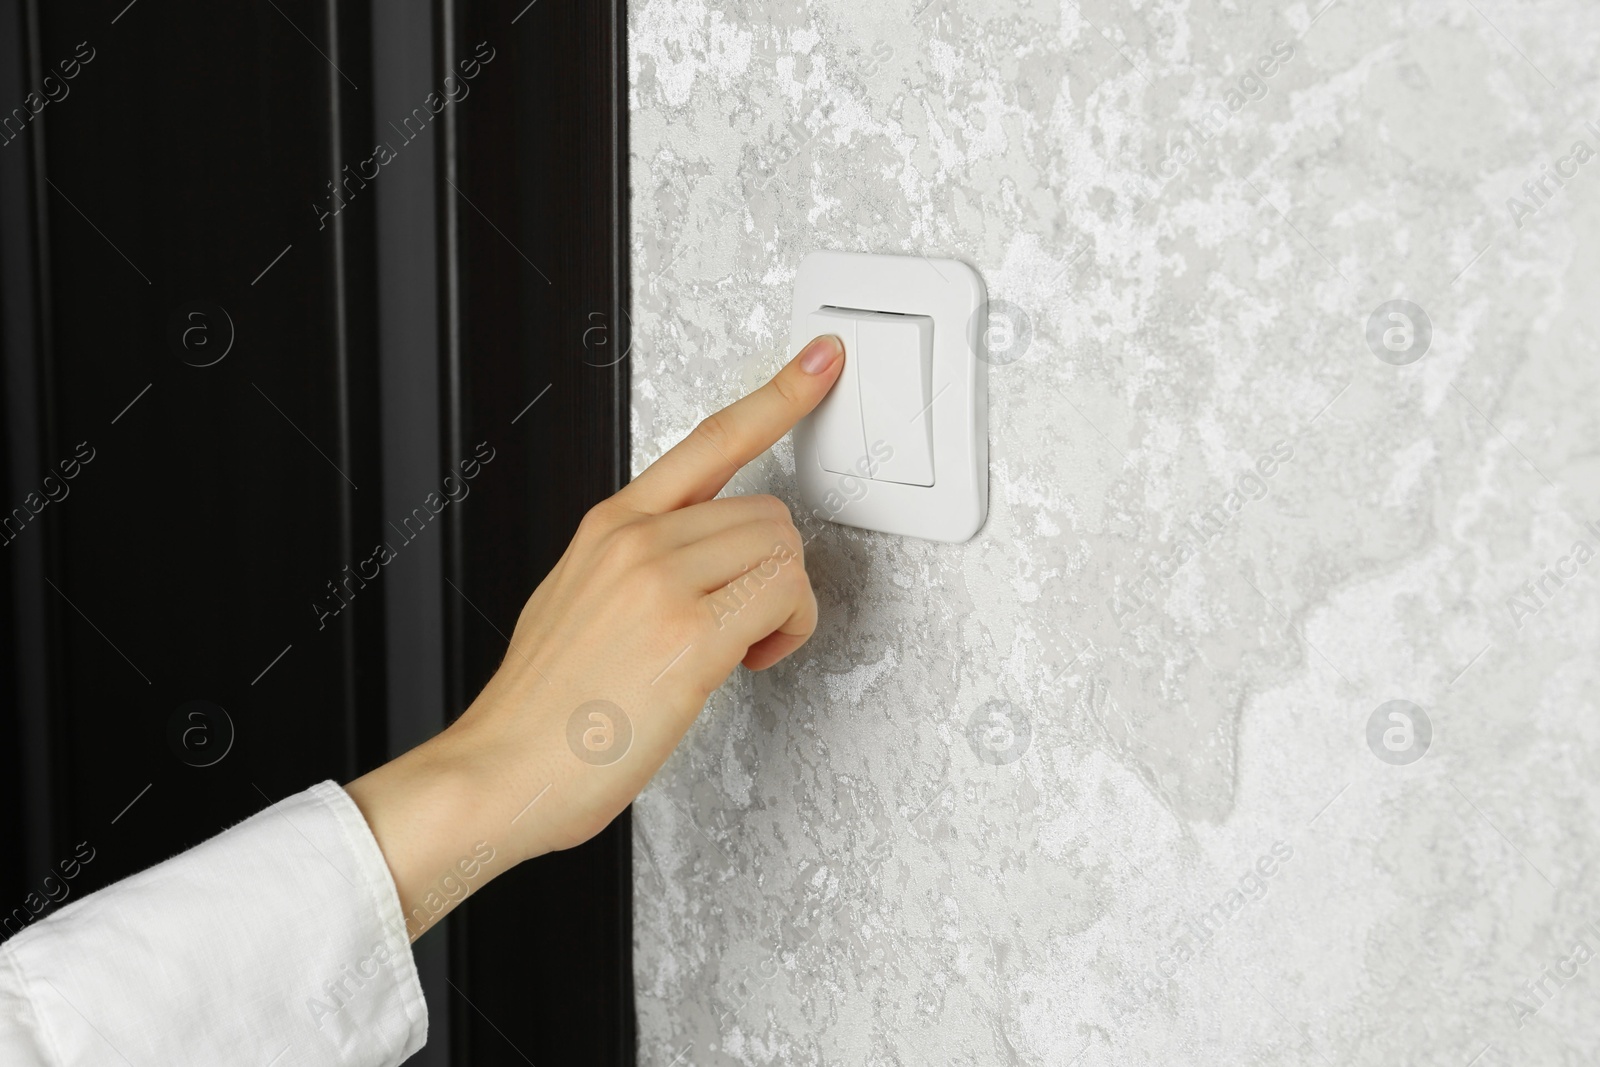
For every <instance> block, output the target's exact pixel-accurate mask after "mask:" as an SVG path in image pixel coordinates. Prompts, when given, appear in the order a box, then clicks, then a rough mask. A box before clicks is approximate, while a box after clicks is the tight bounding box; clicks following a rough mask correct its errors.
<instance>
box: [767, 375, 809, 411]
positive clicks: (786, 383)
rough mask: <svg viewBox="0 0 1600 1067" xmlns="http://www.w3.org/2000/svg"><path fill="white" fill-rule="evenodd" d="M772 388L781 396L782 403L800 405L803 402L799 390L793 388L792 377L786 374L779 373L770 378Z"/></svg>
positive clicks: (793, 405)
mask: <svg viewBox="0 0 1600 1067" xmlns="http://www.w3.org/2000/svg"><path fill="white" fill-rule="evenodd" d="M772 388H773V390H774V391H775V392H776V393H777V394H778V395H779V396H781V397H783V400H784V403H786V404H789V405H790V406H792V407H800V406H801V405H802V404H804V402H805V400H804V398H803V397H802V396H801V395H800V390H799V389H797V388H795V384H794V379H793V378H791V377H790V376H789V375H787V374H780V375H778V376H777V377H776V378H774V379H772Z"/></svg>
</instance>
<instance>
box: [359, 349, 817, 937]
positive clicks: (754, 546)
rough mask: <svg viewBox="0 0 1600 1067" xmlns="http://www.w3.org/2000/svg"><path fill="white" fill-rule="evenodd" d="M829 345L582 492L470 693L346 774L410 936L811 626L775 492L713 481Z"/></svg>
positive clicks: (605, 798) (640, 774)
mask: <svg viewBox="0 0 1600 1067" xmlns="http://www.w3.org/2000/svg"><path fill="white" fill-rule="evenodd" d="M842 356H843V348H842V346H841V345H840V342H839V341H838V339H837V338H834V337H819V338H817V339H816V340H814V341H812V342H811V343H810V344H809V345H807V346H806V347H805V349H804V350H802V351H801V353H800V354H799V355H798V356H796V357H795V358H794V359H793V360H792V361H790V363H789V364H788V365H787V366H786V367H784V368H783V370H781V371H779V372H778V374H777V376H776V377H774V378H773V379H772V380H771V381H770V382H768V383H767V384H766V385H764V386H762V387H761V388H760V389H758V390H756V391H755V392H754V393H751V394H750V395H749V396H746V397H744V398H743V399H741V400H739V401H737V402H736V403H734V404H732V405H731V406H729V407H727V408H724V409H723V410H722V411H719V412H717V413H716V414H714V415H711V416H709V417H707V418H706V419H705V421H704V422H702V423H701V424H700V425H699V426H697V427H696V428H695V430H694V432H693V433H692V434H690V435H689V437H687V438H685V439H684V440H683V441H682V442H680V443H679V444H678V445H677V446H676V447H674V448H673V449H672V450H671V451H669V452H668V453H667V454H666V455H664V456H662V457H661V458H660V459H659V460H657V461H656V462H655V463H654V464H652V465H651V466H650V467H649V469H647V470H645V471H644V472H643V473H642V474H640V475H639V477H637V478H636V479H634V480H633V482H632V483H630V484H629V485H628V486H627V487H626V488H624V489H623V490H622V491H621V492H619V493H617V494H616V495H615V496H613V497H611V498H610V499H609V500H606V501H603V502H602V503H600V504H598V505H596V506H595V507H594V508H593V509H592V510H591V511H590V512H589V513H588V515H586V516H585V517H584V520H583V522H582V523H581V524H580V525H579V527H578V532H577V534H576V535H575V536H574V537H573V539H572V543H571V544H570V545H569V546H568V547H567V551H566V553H565V554H564V555H563V556H562V557H561V560H560V562H558V563H557V564H556V566H555V568H554V569H553V570H552V571H551V572H550V573H549V574H548V575H547V576H546V577H545V579H544V581H543V582H541V583H540V584H539V587H538V588H537V589H536V590H534V593H533V596H531V597H529V598H528V603H527V604H526V605H525V606H524V607H523V609H522V614H521V616H520V617H519V618H518V619H517V625H516V629H515V631H514V632H513V633H512V636H511V647H510V648H509V649H508V650H507V651H506V655H505V659H504V660H503V661H502V663H501V664H500V669H499V670H498V671H496V672H495V675H494V677H493V678H491V679H490V680H489V684H488V685H487V686H485V687H484V690H483V692H482V693H480V694H479V695H478V698H477V699H476V700H474V701H473V702H472V706H471V707H469V708H468V709H467V710H466V712H465V713H464V714H463V715H462V716H461V717H460V718H459V719H458V720H456V722H455V723H453V724H452V725H451V726H450V727H449V728H448V729H446V730H445V731H444V732H443V733H442V734H440V735H439V736H437V737H435V738H433V739H432V740H430V741H428V742H426V743H424V744H423V745H421V746H419V747H418V748H416V749H413V750H412V751H411V752H408V753H406V754H405V755H404V756H401V757H400V758H398V759H396V760H394V761H392V762H390V763H388V764H385V765H384V766H382V767H379V768H378V769H377V770H374V771H372V772H371V773H369V774H367V775H364V776H363V777H361V778H359V779H357V780H356V781H354V782H352V783H350V785H349V786H348V787H347V791H348V792H349V793H350V795H351V797H353V798H354V799H355V802H356V804H357V805H358V806H359V807H360V808H361V811H362V813H363V814H364V815H365V816H366V818H367V822H368V824H369V825H370V826H371V828H372V831H373V834H374V835H375V836H376V837H377V839H378V844H379V846H380V847H381V848H382V849H383V853H384V857H385V859H386V860H387V861H388V864H389V869H390V871H391V872H392V873H393V875H394V879H395V883H396V886H397V887H398V888H399V891H400V900H401V903H402V906H403V908H404V910H405V912H406V916H407V926H408V928H409V929H410V931H411V936H412V938H413V939H414V938H416V937H417V936H418V935H419V934H421V932H422V931H423V930H424V929H426V928H427V927H428V926H429V925H431V924H432V922H434V921H435V920H437V919H438V918H439V917H440V916H441V915H443V914H444V913H445V912H448V911H449V910H450V908H451V907H453V906H454V905H455V904H456V903H458V902H459V901H460V900H461V899H464V898H465V897H466V895H468V894H469V893H470V892H472V891H474V890H476V889H477V888H478V887H479V886H481V885H482V884H483V883H484V882H486V881H487V880H488V879H489V878H492V877H494V875H496V874H498V873H500V872H501V871H503V870H505V869H507V868H509V867H511V866H514V865H515V864H517V863H519V862H521V861H522V860H525V859H528V858H530V857H533V856H537V855H540V854H542V853H544V852H549V851H552V850H555V849H562V848H571V847H572V846H574V845H578V844H581V843H583V842H584V841H587V840H588V839H589V838H591V837H593V836H594V835H595V834H596V833H598V832H599V831H600V830H602V829H603V828H604V827H605V826H606V825H607V824H608V823H610V822H611V820H612V819H614V818H615V817H616V816H617V814H618V813H619V812H621V811H622V810H623V809H624V808H625V807H627V806H628V804H629V803H631V802H632V801H633V798H634V797H635V796H636V795H637V794H638V792H639V790H641V789H642V788H644V785H645V783H646V782H648V781H649V780H650V778H651V776H652V775H654V774H655V772H656V770H657V769H658V768H660V766H661V764H662V763H663V762H665V761H666V758H667V756H668V755H670V754H671V752H672V750H673V749H674V748H675V747H676V746H677V744H678V742H679V740H681V739H682V737H683V735H684V733H685V732H686V731H687V730H688V728H689V725H690V724H691V723H692V722H694V719H695V716H696V715H698V714H699V713H700V709H701V708H702V707H704V706H705V702H706V698H707V697H708V696H709V695H710V694H711V692H712V691H713V690H715V689H716V688H717V687H718V686H719V685H721V684H722V683H723V681H724V680H726V679H727V677H728V675H729V674H730V673H731V672H732V671H733V669H734V667H735V666H736V665H737V664H739V663H741V662H742V663H743V664H744V665H745V666H746V667H749V668H750V669H752V670H763V669H765V668H767V667H770V666H772V665H773V664H774V663H777V662H778V661H779V660H782V659H783V658H784V657H785V656H787V655H789V654H790V653H791V652H793V651H794V650H795V649H797V648H799V647H800V646H801V645H802V644H804V643H805V641H806V639H807V638H808V637H810V636H811V631H812V629H813V628H814V627H815V625H816V620H817V604H816V598H815V597H814V596H813V595H812V593H811V584H810V580H809V579H808V578H807V576H806V571H805V559H804V550H803V546H802V544H801V539H800V534H799V532H798V531H797V530H796V529H795V526H794V523H793V521H792V520H791V518H790V515H789V510H788V508H787V507H786V506H785V505H784V504H783V503H782V502H781V501H779V500H778V499H777V498H776V497H771V496H750V497H733V498H729V499H723V500H715V499H713V498H714V497H715V496H716V495H717V493H718V492H720V491H721V489H722V487H723V486H724V485H726V484H727V482H728V479H729V478H731V477H732V476H733V475H734V473H735V472H736V471H737V470H738V469H739V468H740V467H742V466H744V465H745V464H746V463H749V462H750V461H751V460H753V459H755V458H756V457H757V456H759V455H761V453H763V452H765V451H766V450H767V449H768V448H770V447H771V446H772V445H773V444H774V443H775V442H776V441H777V440H778V439H779V438H780V437H782V436H783V435H784V434H785V433H787V432H788V431H789V429H790V427H792V426H793V425H794V424H795V423H796V422H798V421H799V420H800V418H801V417H802V416H804V415H806V414H807V413H809V412H810V411H811V410H812V409H813V408H815V407H816V406H817V403H818V402H819V401H821V399H822V398H823V396H825V395H826V394H827V392H828V390H829V389H830V388H831V387H832V386H833V383H834V381H835V380H836V379H837V378H838V376H839V370H840V368H841V367H842V366H843V362H844V361H843V359H842V358H841V357H842ZM485 855H490V856H491V857H492V858H491V859H489V860H487V861H485V860H484V859H483V857H484V856H485ZM469 871H470V872H472V873H470V874H469V873H468V872H469Z"/></svg>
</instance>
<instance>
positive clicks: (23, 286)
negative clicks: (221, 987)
mask: <svg viewBox="0 0 1600 1067" xmlns="http://www.w3.org/2000/svg"><path fill="white" fill-rule="evenodd" d="M34 36H35V35H34V24H33V20H32V19H31V18H30V17H29V13H28V11H27V5H26V4H24V3H23V2H22V0H0V100H5V101H21V100H23V98H24V96H25V94H26V92H27V90H28V87H29V86H30V85H33V84H35V83H36V81H37V72H36V71H35V70H34V69H33V68H32V57H33V53H34V51H35V49H34V48H33V47H31V42H33V40H34ZM0 139H5V140H6V143H5V144H3V145H0V345H3V350H4V352H5V353H7V355H8V357H9V356H10V354H11V353H16V354H17V356H18V358H7V359H6V360H5V373H4V377H3V378H0V382H3V385H0V388H3V392H4V405H5V407H4V409H3V410H4V412H5V427H4V434H3V438H4V441H3V445H4V448H5V450H6V460H7V462H6V464H5V468H4V472H3V476H4V486H5V489H4V493H5V496H4V501H3V503H0V509H4V510H0V519H4V518H5V517H8V516H10V513H11V508H13V507H15V506H16V505H17V504H19V503H21V502H22V501H23V498H24V494H26V493H27V492H28V491H29V489H30V487H31V486H32V485H33V483H34V480H35V478H36V477H37V476H38V474H39V473H40V471H39V468H40V461H39V446H40V443H41V441H42V439H43V437H44V435H45V432H46V425H47V424H46V421H45V418H46V416H47V414H48V406H47V405H46V404H45V403H44V397H45V384H44V383H43V382H42V381H41V380H40V377H39V375H40V370H41V367H40V364H39V361H38V360H37V358H35V355H34V354H35V353H37V352H38V351H39V349H40V348H41V347H42V345H43V343H44V342H43V330H44V329H45V317H44V315H43V308H42V306H41V299H42V294H41V292H40V290H39V285H38V278H39V276H40V275H41V274H42V273H43V269H42V265H41V261H40V254H41V251H42V245H41V242H40V240H39V233H38V222H39V213H38V211H37V205H36V197H37V183H36V181H35V178H34V172H35V167H36V162H37V161H36V158H35V152H34V144H33V141H32V139H30V138H25V137H12V136H11V135H9V134H3V133H0ZM0 540H4V541H5V546H4V548H0V552H3V553H4V559H3V563H4V566H0V594H3V595H4V597H5V599H4V604H5V606H6V610H5V612H4V617H3V618H0V640H3V641H4V649H3V651H0V678H3V679H5V682H6V685H5V689H4V691H3V693H0V700H3V701H4V702H5V703H6V705H7V706H8V707H9V709H10V710H11V712H12V713H11V714H7V715H3V716H0V805H3V806H4V808H3V810H7V811H12V812H16V813H18V814H19V815H20V814H21V813H23V812H31V813H33V814H34V817H33V818H31V819H24V818H13V819H6V820H4V823H5V825H4V826H3V827H0V849H3V850H4V854H5V855H6V856H12V857H16V859H15V861H14V862H8V863H5V864H0V893H3V894H4V897H3V899H4V900H5V901H6V903H5V904H4V905H0V915H8V914H9V913H10V910H11V909H12V908H14V907H16V906H17V905H18V904H20V903H22V902H23V899H24V894H25V893H26V892H27V888H26V887H28V886H29V885H32V884H33V882H34V880H35V879H36V878H38V877H40V876H41V875H42V872H43V871H44V870H46V869H47V868H48V866H49V864H50V863H51V858H50V853H51V841H52V814H53V813H52V810H51V805H50V804H48V803H28V801H29V798H48V797H49V796H50V795H51V793H52V788H53V786H52V781H53V777H52V775H51V760H50V747H49V743H48V736H49V729H48V724H49V716H48V714H47V693H46V690H45V680H46V678H47V677H48V675H49V671H48V669H47V667H46V656H47V654H48V646H47V644H46V642H45V639H44V634H45V629H46V627H45V626H44V624H43V623H44V620H45V619H46V617H47V612H46V607H45V602H44V596H43V594H44V592H45V589H46V587H45V584H44V581H43V575H44V558H45V543H44V540H43V539H42V538H27V539H21V540H12V538H11V535H10V533H9V532H7V533H0Z"/></svg>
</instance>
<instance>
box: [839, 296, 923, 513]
mask: <svg viewBox="0 0 1600 1067" xmlns="http://www.w3.org/2000/svg"><path fill="white" fill-rule="evenodd" d="M856 374H857V376H858V377H859V378H860V386H861V428H862V430H863V431H864V432H865V436H866V440H867V447H868V449H869V450H870V451H871V452H872V454H873V456H874V457H885V458H883V459H882V460H881V462H880V463H879V464H878V469H877V470H876V471H875V472H874V473H873V475H872V477H873V479H874V480H876V481H880V482H900V483H902V484H904V485H932V484H933V423H932V419H933V414H932V411H931V409H930V408H931V404H932V400H933V397H932V392H933V320H932V319H931V318H929V317H928V316H926V315H889V314H879V313H871V314H866V315H865V316H864V317H863V318H862V319H860V320H859V321H858V322H857V323H856Z"/></svg>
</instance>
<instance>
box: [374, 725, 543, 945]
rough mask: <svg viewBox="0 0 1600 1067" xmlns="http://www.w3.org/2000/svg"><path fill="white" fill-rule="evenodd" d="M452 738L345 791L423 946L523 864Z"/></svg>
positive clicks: (437, 741)
mask: <svg viewBox="0 0 1600 1067" xmlns="http://www.w3.org/2000/svg"><path fill="white" fill-rule="evenodd" d="M447 737H448V732H447V733H446V734H441V735H439V736H438V737H435V738H433V739H432V740H430V741H428V742H426V743H424V744H422V745H420V746H418V747H417V748H414V749H412V750H411V751H410V752H407V753H405V754H404V755H402V756H400V757H398V758H397V759H394V760H391V761H390V762H388V763H386V764H384V765H383V766H381V767H378V768H376V769H375V770H373V771H371V772H369V773H368V774H365V775H363V776H362V777H360V778H358V779H356V780H355V781H353V782H351V783H350V784H349V785H348V786H346V787H345V791H346V792H347V793H348V794H349V795H350V797H351V799H352V800H354V801H355V804H356V806H357V807H358V808H359V809H360V810H361V814H362V815H363V816H364V817H365V818H366V820H367V826H368V827H369V828H370V829H371V831H372V835H373V837H374V838H375V839H376V840H377V842H378V847H379V849H380V850H381V851H382V852H383V857H384V861H385V862H386V863H387V864H388V866H389V873H390V875H391V877H392V878H393V879H394V884H395V890H396V893H397V895H398V896H399V900H400V909H401V912H402V913H403V914H404V915H405V920H406V930H407V932H408V933H409V934H410V937H411V939H412V940H413V941H414V940H416V939H417V938H418V937H419V936H421V934H422V933H423V932H424V931H426V930H427V929H429V928H430V927H431V926H432V925H433V924H434V923H436V922H437V921H438V920H439V919H441V918H443V917H444V916H445V915H447V914H449V912H450V911H451V910H452V909H454V908H455V907H456V905H458V904H460V903H461V901H463V900H465V899H466V898H467V897H468V896H470V895H471V894H473V893H475V892H477V891H478V890H479V889H481V888H482V887H483V886H484V885H486V884H487V883H488V882H489V881H490V880H492V879H493V878H494V877H496V876H497V875H498V874H500V873H501V872H502V871H504V870H506V869H507V868H509V867H511V866H514V865H515V864H516V863H517V862H518V861H519V859H520V857H518V856H517V855H516V853H515V851H514V850H512V849H510V848H508V847H507V844H508V842H507V835H505V834H503V833H502V834H499V835H496V834H495V833H493V831H492V820H491V819H490V817H489V816H488V813H487V812H486V811H485V810H484V807H483V803H482V797H481V795H480V791H479V787H480V782H479V781H478V776H477V774H476V773H475V771H474V769H473V767H472V765H471V763H470V762H469V761H467V760H466V759H464V753H462V752H461V751H458V750H457V749H456V747H455V746H454V745H450V744H445V743H443V742H445V740H446V738H447Z"/></svg>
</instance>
